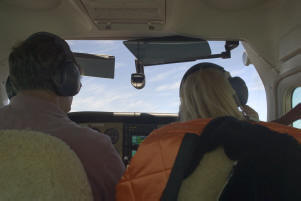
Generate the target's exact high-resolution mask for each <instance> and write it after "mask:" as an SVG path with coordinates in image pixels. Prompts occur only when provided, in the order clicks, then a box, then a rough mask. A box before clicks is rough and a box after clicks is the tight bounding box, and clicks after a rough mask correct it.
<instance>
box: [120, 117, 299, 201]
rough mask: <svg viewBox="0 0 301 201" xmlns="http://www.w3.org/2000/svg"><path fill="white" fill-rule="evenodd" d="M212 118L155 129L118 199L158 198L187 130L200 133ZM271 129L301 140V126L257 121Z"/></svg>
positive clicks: (123, 181) (131, 167) (134, 161)
mask: <svg viewBox="0 0 301 201" xmlns="http://www.w3.org/2000/svg"><path fill="white" fill-rule="evenodd" d="M210 121H211V119H197V120H192V121H188V122H177V123H172V124H169V125H167V126H164V127H162V128H159V129H157V130H154V131H153V132H152V133H151V134H150V135H149V136H148V137H147V138H146V139H145V140H144V142H143V143H142V144H141V145H140V146H139V149H138V151H137V153H136V154H135V156H134V157H133V158H132V160H131V162H130V165H129V166H128V168H127V170H126V172H125V174H124V175H123V177H122V178H121V180H120V182H119V184H118V185H117V189H116V200H117V201H159V200H160V198H161V195H162V192H163V191H164V189H165V186H166V184H167V181H168V178H169V174H170V172H171V169H172V167H173V165H174V161H175V159H176V157H177V154H178V150H179V148H180V145H181V143H182V140H183V137H184V135H185V134H186V133H195V134H198V135H200V134H201V133H202V131H203V129H204V128H205V127H206V125H207V124H208V123H209V122H210ZM256 124H260V125H263V126H265V127H267V128H269V129H271V130H274V131H277V132H279V133H286V134H289V135H291V136H293V137H294V138H295V139H296V140H297V141H298V142H299V143H301V131H300V130H299V129H295V128H291V127H288V126H284V125H280V124H277V123H266V122H258V123H256Z"/></svg>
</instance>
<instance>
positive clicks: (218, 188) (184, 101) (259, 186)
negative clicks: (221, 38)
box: [116, 63, 301, 201]
mask: <svg viewBox="0 0 301 201" xmlns="http://www.w3.org/2000/svg"><path fill="white" fill-rule="evenodd" d="M180 99H181V106H180V111H179V115H180V122H176V123H173V124H169V125H166V126H164V127H161V128H159V129H157V130H155V131H153V132H152V133H151V134H150V135H149V136H148V137H147V138H146V139H145V140H144V142H143V143H142V144H141V145H140V146H139V149H138V151H137V153H136V154H135V156H134V157H133V158H132V159H131V161H130V165H129V166H128V168H127V170H126V172H125V174H124V175H123V177H122V179H121V180H120V182H119V184H118V185H117V194H116V200H117V201H134V200H143V201H159V200H160V201H171V200H172V201H174V200H178V201H186V200H189V201H194V200H195V201H198V200H206V201H216V200H219V201H229V200H252V201H254V200H277V198H278V197H283V198H284V199H283V200H300V199H301V195H300V196H299V197H294V199H292V197H290V195H295V194H296V192H299V189H292V187H291V186H300V185H301V180H300V182H299V180H298V179H294V178H298V177H296V175H298V174H297V173H298V172H297V173H296V171H295V170H296V168H295V167H300V168H301V160H300V161H294V160H293V159H294V158H293V157H291V155H289V156H287V155H286V154H287V153H294V154H295V151H296V150H297V149H298V148H297V147H298V143H297V142H296V140H297V141H298V142H299V143H300V142H301V136H300V135H299V133H300V130H298V129H293V128H290V127H288V126H283V125H280V124H275V123H264V122H256V123H255V122H253V123H252V124H251V123H249V121H241V120H249V119H250V116H251V115H250V113H254V112H253V110H252V109H251V108H250V107H248V106H246V102H247V99H248V89H247V87H246V85H245V83H244V81H243V80H242V79H241V78H239V77H231V76H230V74H229V73H228V72H227V71H225V70H224V69H223V68H222V67H220V66H218V65H216V64H212V63H201V64H197V65H195V66H193V67H191V68H190V69H189V70H188V71H187V72H186V73H185V75H184V77H183V79H182V81H181V85H180ZM250 111H251V112H250ZM247 113H248V115H247ZM254 114H255V115H252V116H253V118H254V117H255V118H254V119H255V120H257V121H258V116H257V113H256V112H255V113H254ZM224 116H228V117H224ZM229 116H230V117H229ZM233 117H234V118H233ZM237 119H238V120H237ZM262 125H263V126H262ZM283 133H286V134H288V135H283ZM291 136H293V137H294V138H292V137H291ZM287 147H289V148H290V149H291V150H292V151H291V150H290V151H291V152H287V151H286V148H287ZM283 153H285V154H283ZM298 153H299V152H298ZM294 154H293V155H294ZM258 155H259V156H260V157H257V156H258ZM289 157H291V158H290V163H291V164H296V166H289V167H288V166H286V165H285V164H286V163H287V162H285V161H286V158H289ZM300 158H301V152H300ZM261 159H262V160H261ZM275 159H276V160H275ZM295 159H298V157H296V158H295ZM237 161H238V162H237ZM271 161H272V162H271ZM249 162H250V164H249ZM236 163H237V165H236ZM250 165H251V166H250ZM283 165H284V166H283ZM249 166H250V168H249ZM253 167H254V168H253ZM261 167H264V168H263V170H262V171H261ZM270 167H272V168H270ZM232 170H233V172H234V173H233V174H234V176H232V177H230V179H229V176H230V175H231V171H232ZM257 170H260V171H257ZM245 173H246V174H245ZM294 173H296V174H294ZM285 174H288V175H289V174H292V177H291V178H292V179H291V180H287V181H289V182H288V183H287V184H283V186H289V188H281V189H280V190H279V189H278V188H277V187H278V185H279V184H281V182H279V177H278V176H277V177H276V176H274V175H285ZM281 179H284V178H281ZM285 179H287V178H285ZM298 182H299V183H300V185H299V183H298ZM265 184H273V185H274V184H275V185H274V186H272V187H273V188H270V189H268V190H269V191H265ZM281 185H282V184H281ZM262 190H263V191H262ZM288 191H290V192H288ZM254 196H257V197H258V199H252V198H253V197H254ZM296 198H297V199H296ZM299 198H300V199H299Z"/></svg>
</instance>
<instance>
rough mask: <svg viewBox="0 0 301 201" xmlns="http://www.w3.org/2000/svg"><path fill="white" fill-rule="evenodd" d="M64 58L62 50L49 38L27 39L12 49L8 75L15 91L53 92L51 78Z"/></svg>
mask: <svg viewBox="0 0 301 201" xmlns="http://www.w3.org/2000/svg"><path fill="white" fill-rule="evenodd" d="M65 56H66V55H65V53H64V49H63V48H62V47H59V46H58V45H55V41H54V39H53V38H50V37H35V38H33V39H27V40H25V41H23V42H21V43H20V44H18V45H17V46H15V47H13V49H12V52H11V53H10V55H9V74H10V78H11V81H12V83H13V84H14V86H15V87H16V90H17V91H22V90H34V89H42V90H50V91H55V89H54V86H53V82H52V78H51V77H52V75H53V74H54V72H55V70H57V68H59V67H60V64H61V63H62V62H63V61H64V59H65Z"/></svg>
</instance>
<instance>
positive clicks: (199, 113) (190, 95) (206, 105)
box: [179, 67, 244, 121]
mask: <svg viewBox="0 0 301 201" xmlns="http://www.w3.org/2000/svg"><path fill="white" fill-rule="evenodd" d="M229 76H230V74H229V73H228V72H226V71H225V72H223V71H222V70H219V69H216V68H210V67H209V68H204V69H199V70H197V71H195V72H193V73H192V74H190V75H189V76H188V77H186V79H185V80H183V83H182V84H181V87H180V101H181V105H180V109H179V115H180V121H188V120H192V119H197V118H216V117H221V116H232V117H236V118H238V119H243V118H244V117H243V114H242V112H241V111H240V110H239V109H238V105H237V103H236V101H235V91H234V90H233V88H232V87H231V85H230V83H229V81H228V78H229Z"/></svg>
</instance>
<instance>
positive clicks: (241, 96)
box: [180, 62, 249, 106]
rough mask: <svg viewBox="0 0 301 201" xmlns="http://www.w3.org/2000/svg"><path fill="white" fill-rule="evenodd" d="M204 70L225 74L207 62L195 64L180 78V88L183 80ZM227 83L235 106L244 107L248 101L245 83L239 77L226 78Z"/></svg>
mask: <svg viewBox="0 0 301 201" xmlns="http://www.w3.org/2000/svg"><path fill="white" fill-rule="evenodd" d="M206 68H214V69H217V70H220V71H222V72H224V73H226V72H227V71H225V69H224V68H223V67H221V66H219V65H217V64H213V63H209V62H204V63H199V64H196V65H194V66H192V67H191V68H190V69H189V70H187V71H186V73H185V74H184V76H183V78H182V81H181V84H180V88H181V87H182V85H183V83H184V82H185V80H186V79H187V78H188V77H189V76H190V75H191V74H193V73H194V72H196V71H199V70H201V69H206ZM228 81H229V83H230V85H231V87H232V88H233V89H234V91H235V95H234V99H235V102H236V103H237V105H238V106H243V105H246V104H247V101H248V96H249V92H248V87H247V85H246V83H245V81H244V80H243V79H242V78H240V77H231V76H230V77H229V78H228Z"/></svg>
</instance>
